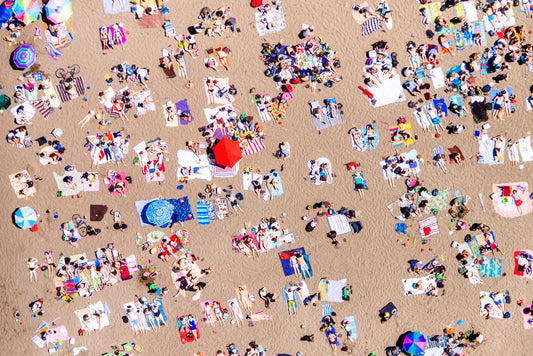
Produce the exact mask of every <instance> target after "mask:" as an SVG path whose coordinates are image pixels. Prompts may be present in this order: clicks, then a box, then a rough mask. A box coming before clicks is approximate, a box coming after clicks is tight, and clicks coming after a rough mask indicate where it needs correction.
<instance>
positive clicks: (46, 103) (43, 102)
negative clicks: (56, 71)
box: [33, 96, 52, 120]
mask: <svg viewBox="0 0 533 356" xmlns="http://www.w3.org/2000/svg"><path fill="white" fill-rule="evenodd" d="M33 105H34V106H35V108H37V110H38V111H39V112H40V113H41V115H43V117H44V119H45V120H46V119H48V117H49V116H50V114H52V106H51V104H50V100H49V99H48V98H47V97H46V96H43V97H42V98H40V99H38V100H37V101H36V102H35V103H34V104H33Z"/></svg>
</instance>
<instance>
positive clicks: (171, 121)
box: [163, 101, 180, 127]
mask: <svg viewBox="0 0 533 356" xmlns="http://www.w3.org/2000/svg"><path fill="white" fill-rule="evenodd" d="M174 105H175V104H174V103H172V102H170V101H167V102H166V103H165V104H163V115H164V116H165V124H166V126H167V127H177V126H179V125H180V118H179V115H175V116H171V115H170V114H169V111H168V110H169V108H170V110H173V109H174V108H173V106H174Z"/></svg>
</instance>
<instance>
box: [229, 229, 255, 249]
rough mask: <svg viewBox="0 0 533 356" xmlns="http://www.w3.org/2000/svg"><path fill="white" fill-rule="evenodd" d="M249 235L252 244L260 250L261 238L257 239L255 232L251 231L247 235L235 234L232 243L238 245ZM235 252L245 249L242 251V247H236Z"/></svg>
mask: <svg viewBox="0 0 533 356" xmlns="http://www.w3.org/2000/svg"><path fill="white" fill-rule="evenodd" d="M247 236H248V237H249V238H250V240H251V241H252V244H253V245H254V246H255V247H256V248H257V250H258V251H259V240H258V239H257V234H256V233H255V232H251V233H249V234H246V235H237V236H235V237H234V238H233V239H232V240H231V243H232V245H236V244H237V242H239V241H242V240H243V239H244V238H245V237H247ZM235 252H238V253H243V254H244V252H243V251H241V250H240V249H235Z"/></svg>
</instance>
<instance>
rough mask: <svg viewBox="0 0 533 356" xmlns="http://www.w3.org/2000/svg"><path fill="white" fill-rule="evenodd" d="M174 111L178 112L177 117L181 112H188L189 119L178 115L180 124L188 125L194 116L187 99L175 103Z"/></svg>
mask: <svg viewBox="0 0 533 356" xmlns="http://www.w3.org/2000/svg"><path fill="white" fill-rule="evenodd" d="M176 112H177V114H178V117H180V116H181V114H182V113H187V114H189V118H190V120H189V121H187V120H185V119H183V118H181V117H180V124H182V125H188V124H190V123H192V122H193V120H194V117H193V116H192V113H191V109H190V108H189V104H188V103H187V99H183V100H180V101H178V102H177V103H176ZM167 126H168V125H167Z"/></svg>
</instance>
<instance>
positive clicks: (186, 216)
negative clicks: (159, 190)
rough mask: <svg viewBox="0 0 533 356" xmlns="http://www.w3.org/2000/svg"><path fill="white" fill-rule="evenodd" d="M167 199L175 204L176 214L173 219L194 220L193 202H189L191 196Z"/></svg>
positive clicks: (175, 220) (178, 220)
mask: <svg viewBox="0 0 533 356" xmlns="http://www.w3.org/2000/svg"><path fill="white" fill-rule="evenodd" d="M167 201H168V202H169V203H170V204H172V205H173V206H174V214H173V215H172V221H174V222H185V221H189V220H194V215H193V213H192V210H191V204H190V203H189V197H181V198H179V199H167Z"/></svg>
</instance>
